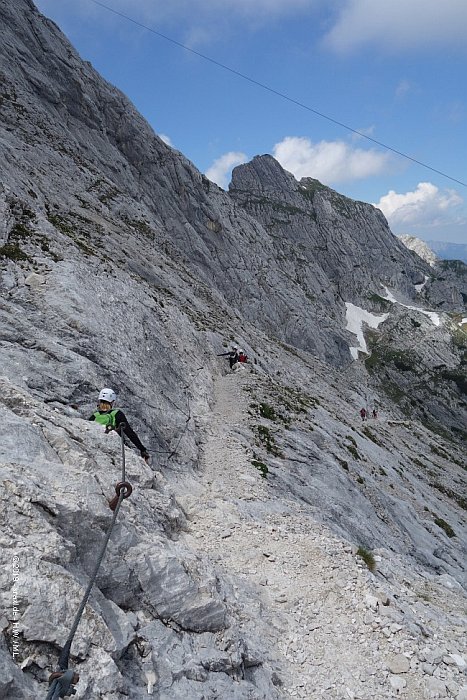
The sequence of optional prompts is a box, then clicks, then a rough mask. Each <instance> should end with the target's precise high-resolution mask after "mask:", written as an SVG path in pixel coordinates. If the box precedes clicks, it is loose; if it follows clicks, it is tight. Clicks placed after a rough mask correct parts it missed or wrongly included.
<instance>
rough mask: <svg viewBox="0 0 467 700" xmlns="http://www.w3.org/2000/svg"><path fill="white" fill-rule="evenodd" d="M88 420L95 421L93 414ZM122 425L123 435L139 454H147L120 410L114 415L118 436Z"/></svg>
mask: <svg viewBox="0 0 467 700" xmlns="http://www.w3.org/2000/svg"><path fill="white" fill-rule="evenodd" d="M99 413H110V411H99ZM88 420H95V418H94V413H93V414H92V416H90V417H89V418H88ZM122 423H125V428H124V434H125V435H126V436H127V437H128V438H129V439H130V440H131V442H132V443H133V445H134V446H135V447H136V448H137V449H138V450H139V451H140V452H141V453H144V454H147V449H146V448H145V446H144V445H143V443H142V442H141V440H140V439H139V437H138V436H137V434H136V433H135V431H134V430H133V428H132V427H131V425H130V424H129V423H128V421H127V419H126V416H125V414H124V413H123V411H120V409H119V410H118V411H117V413H116V414H115V426H116V427H115V429H116V431H117V433H118V434H119V435H121V425H122Z"/></svg>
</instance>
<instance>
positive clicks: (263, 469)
mask: <svg viewBox="0 0 467 700" xmlns="http://www.w3.org/2000/svg"><path fill="white" fill-rule="evenodd" d="M251 463H252V465H253V466H254V467H255V469H258V470H259V471H260V472H261V476H262V478H263V479H267V477H268V473H269V469H268V466H267V464H265V463H264V462H261V461H260V460H259V459H252V460H251Z"/></svg>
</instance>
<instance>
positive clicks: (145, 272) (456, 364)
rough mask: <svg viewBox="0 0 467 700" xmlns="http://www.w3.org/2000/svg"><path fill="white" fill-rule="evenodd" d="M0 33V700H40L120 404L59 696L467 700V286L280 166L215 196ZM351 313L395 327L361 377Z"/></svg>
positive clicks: (76, 590)
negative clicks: (124, 490) (106, 390)
mask: <svg viewBox="0 0 467 700" xmlns="http://www.w3.org/2000/svg"><path fill="white" fill-rule="evenodd" d="M0 33H1V36H0V162H1V164H2V170H1V182H0V263H1V270H0V324H1V326H0V328H1V333H0V421H1V426H2V432H1V435H2V437H1V440H0V484H1V489H0V501H1V503H0V602H1V605H0V631H1V634H0V697H5V698H9V699H11V700H16V699H17V700H20V699H21V700H22V699H28V700H29V699H32V698H38V697H45V695H46V693H47V679H48V676H49V674H50V672H52V671H54V670H55V668H56V664H57V661H58V657H59V654H60V651H61V648H62V646H63V644H64V642H65V640H66V638H67V635H68V634H69V631H70V628H71V624H72V622H73V619H74V615H75V613H76V610H77V608H78V606H79V604H80V601H81V599H82V596H83V593H84V590H85V588H86V586H87V584H88V581H89V576H90V575H91V573H92V572H93V569H94V566H95V563H96V559H97V556H98V553H99V551H100V547H101V546H102V543H103V541H104V538H105V536H106V533H107V531H108V528H109V526H110V524H111V522H112V511H111V510H110V509H109V507H108V500H109V499H110V498H112V497H113V495H114V493H115V490H114V488H115V483H116V482H117V481H119V480H120V479H121V476H122V474H121V444H120V441H119V439H118V437H116V436H115V435H113V434H109V435H106V434H105V433H104V432H103V430H101V428H100V427H99V426H98V425H96V424H94V423H91V422H89V421H87V420H86V418H87V417H88V416H89V415H90V414H91V412H92V411H93V410H94V406H95V401H96V396H97V394H98V391H99V390H100V389H101V388H102V387H103V386H111V387H113V388H115V390H116V391H117V393H118V404H119V406H120V407H121V408H122V409H123V410H124V411H125V413H126V415H127V418H128V420H129V422H130V423H131V425H132V426H133V427H134V428H135V429H136V431H137V433H138V435H139V436H140V437H141V439H142V441H143V443H144V444H145V445H146V446H147V447H148V449H149V450H150V452H151V455H152V465H147V464H145V462H144V461H143V460H142V459H141V458H140V456H139V454H138V453H137V452H136V451H135V450H133V449H132V448H131V447H129V448H128V449H127V450H126V476H127V478H128V479H129V481H130V482H131V484H132V486H133V493H132V495H131V497H130V498H128V499H126V500H125V501H124V502H123V504H122V507H121V510H120V512H119V516H118V519H117V523H116V526H115V529H114V531H113V533H112V536H111V538H110V542H109V545H108V550H107V553H106V556H105V558H104V560H103V562H102V565H101V568H100V570H99V573H98V577H97V581H96V585H95V586H94V589H93V592H92V595H91V597H90V600H89V602H88V605H87V606H86V609H85V612H84V615H83V618H82V620H81V623H80V625H79V627H78V629H77V632H76V636H75V639H74V643H73V646H72V649H71V657H70V667H72V668H73V669H75V670H76V671H77V672H78V673H79V674H80V677H81V678H80V681H79V683H78V685H77V697H79V698H82V699H83V700H94V699H95V698H97V697H101V698H105V699H106V700H120V698H126V697H131V698H135V699H138V698H145V697H148V696H152V697H157V698H158V700H178V699H180V700H181V699H182V698H183V700H186V698H189V699H190V700H206V699H207V698H209V699H211V698H212V699H213V698H222V699H223V700H276V699H277V700H279V698H289V697H302V698H307V700H310V699H311V698H322V697H326V698H329V699H330V700H342V698H360V699H361V700H370V699H371V700H373V699H374V698H394V697H399V696H400V697H404V696H405V697H407V698H409V699H410V700H425V698H429V697H452V698H457V700H462V698H464V697H465V695H466V692H467V690H466V683H465V668H466V664H467V650H466V648H465V626H466V619H465V610H466V600H465V572H466V548H465V542H466V541H467V527H466V521H465V504H466V493H465V491H466V471H465V456H464V455H463V453H462V451H461V449H460V440H461V439H462V432H461V431H462V430H463V429H464V427H465V425H464V424H465V421H464V418H465V406H463V404H462V391H463V390H464V389H465V385H464V384H463V383H462V381H463V379H462V377H463V375H462V371H463V366H462V358H463V353H464V350H465V347H464V344H465V333H464V331H463V330H462V327H461V326H459V325H458V324H459V321H458V318H457V316H456V315H453V314H452V312H454V311H458V312H459V313H460V312H461V310H462V308H461V301H462V290H463V287H462V284H461V283H460V281H459V280H460V277H459V275H460V273H461V270H460V271H459V270H458V271H457V272H456V271H455V270H453V269H451V270H450V271H449V274H448V273H447V271H446V270H443V271H442V272H441V276H440V275H438V271H437V270H433V269H431V268H430V267H429V266H428V265H427V264H426V263H424V262H423V261H422V260H421V259H419V258H418V257H417V256H415V254H413V253H412V252H410V251H407V250H406V249H405V248H404V247H403V246H402V244H401V243H400V242H399V241H398V240H397V239H396V238H395V237H394V236H392V234H391V232H390V231H389V229H388V228H387V224H386V222H385V220H384V218H383V217H382V215H381V214H380V212H378V211H377V210H375V209H374V208H372V207H370V206H369V205H366V204H364V203H361V202H352V201H350V200H348V199H346V198H344V197H341V196H340V195H339V194H337V193H336V192H333V191H332V190H330V189H328V188H325V187H323V186H322V185H320V183H318V182H317V181H315V180H312V179H311V178H305V179H304V180H302V181H301V182H300V183H298V182H297V181H296V180H295V179H294V178H293V177H292V176H291V175H290V174H289V173H286V172H285V171H284V170H283V169H282V168H280V166H279V165H278V164H277V163H276V162H275V161H274V160H273V159H272V158H271V157H270V156H261V157H259V158H255V159H254V160H253V161H252V162H251V163H249V164H247V165H245V166H242V167H241V168H238V169H237V170H236V171H235V172H234V176H233V182H232V186H231V188H230V191H229V192H228V193H227V192H223V191H222V190H220V189H219V188H218V187H216V186H215V185H213V184H212V183H210V182H209V181H208V180H207V179H206V178H205V177H204V176H202V175H201V174H200V173H199V172H197V171H196V169H195V168H194V167H193V166H192V165H191V164H190V163H189V162H188V161H187V160H186V159H185V158H184V157H183V155H181V154H180V153H177V152H176V151H173V150H172V149H170V148H169V147H168V146H166V145H165V144H164V143H163V142H162V141H161V140H160V139H158V137H157V136H156V135H155V134H154V133H153V132H152V130H151V129H150V127H149V125H148V124H147V123H146V122H145V121H144V119H143V118H142V117H141V116H140V115H139V114H138V113H137V112H136V110H135V109H134V107H133V106H132V105H131V104H130V102H129V101H128V100H127V98H126V97H125V96H124V95H122V94H121V93H120V92H119V91H118V90H116V89H115V88H114V87H112V86H110V85H109V84H108V83H106V82H105V81H104V80H102V78H101V77H100V76H99V75H98V74H97V73H96V72H95V71H94V70H93V68H92V66H90V65H89V64H87V63H84V62H82V61H81V59H80V58H79V56H78V55H77V54H76V52H75V51H74V49H73V48H72V47H71V46H70V44H69V43H68V42H67V41H66V39H65V38H64V37H63V35H62V34H61V33H60V31H59V30H58V28H57V27H56V26H55V25H54V24H53V23H51V22H50V21H48V20H46V19H45V18H44V17H42V16H41V15H40V14H39V13H38V12H37V10H36V8H35V7H34V5H33V4H32V2H31V1H30V0H15V1H13V0H4V2H2V3H1V5H0ZM456 269H457V268H456ZM444 275H445V277H443V276H444ZM426 277H428V278H429V279H428V280H426V281H425V278H426ZM424 281H425V284H424ZM381 285H384V286H385V287H386V288H387V289H389V290H390V291H391V293H392V294H393V296H394V297H395V298H396V299H397V301H398V302H400V303H393V302H389V301H387V300H385V299H384V298H383V296H385V291H384V289H383V287H382V286H381ZM420 285H424V286H423V289H420ZM349 301H351V302H352V303H353V304H355V305H356V306H359V307H361V308H363V309H366V310H368V311H373V312H377V313H381V312H385V313H387V314H388V317H387V320H386V321H385V323H384V324H382V325H381V326H380V327H379V328H378V330H377V331H374V330H373V331H372V332H371V334H370V333H368V332H367V330H368V329H366V328H365V333H366V337H367V340H368V344H369V346H370V353H371V354H369V355H368V357H367V360H368V362H367V363H366V364H365V362H364V361H363V360H364V359H365V357H364V356H362V355H360V358H359V359H358V360H357V361H352V359H351V355H350V352H349V346H350V345H353V344H354V343H355V338H354V336H353V334H352V333H350V332H349V331H348V330H346V317H345V308H346V307H345V302H349ZM401 304H405V305H404V306H403V305H401ZM408 306H416V307H417V306H418V307H419V308H420V309H422V310H421V311H418V310H417V309H415V310H414V309H409V308H407V307H408ZM426 309H428V310H429V311H437V312H439V321H440V322H439V325H435V324H434V323H433V322H432V320H430V319H429V318H428V317H427V316H426V314H424V313H422V311H423V310H425V311H426ZM447 312H451V315H449V314H448V313H447ZM231 342H235V343H236V344H237V345H238V346H239V347H243V348H244V349H245V350H246V352H247V354H248V356H249V358H250V362H249V363H248V364H247V366H246V367H243V368H240V369H239V370H238V371H235V372H233V373H227V366H228V365H227V363H226V359H225V358H224V357H217V355H219V354H220V353H222V352H225V351H226V350H227V349H228V347H229V344H230V343H231ZM464 381H465V380H464ZM463 387H464V389H463ZM362 405H365V406H368V407H369V408H372V407H373V406H377V407H378V409H379V413H378V418H377V419H373V420H369V421H367V422H366V423H362V421H361V419H360V417H359V414H358V411H359V410H360V408H361V406H362ZM359 547H360V553H361V554H362V555H364V556H366V555H367V554H368V553H372V554H373V556H374V570H373V573H370V571H369V569H368V568H367V566H366V565H365V564H364V563H363V559H361V558H360V556H356V553H357V550H358V549H359ZM443 693H444V695H443Z"/></svg>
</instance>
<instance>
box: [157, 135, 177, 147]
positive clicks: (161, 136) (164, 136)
mask: <svg viewBox="0 0 467 700" xmlns="http://www.w3.org/2000/svg"><path fill="white" fill-rule="evenodd" d="M158 136H159V138H160V139H162V141H163V142H164V143H166V144H167V146H173V143H172V139H171V138H170V136H166V134H158Z"/></svg>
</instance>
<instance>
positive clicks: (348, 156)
mask: <svg viewBox="0 0 467 700" xmlns="http://www.w3.org/2000/svg"><path fill="white" fill-rule="evenodd" d="M273 155H274V158H276V160H278V161H279V163H280V164H281V165H282V167H283V168H285V170H288V171H289V172H291V173H293V175H295V177H296V178H297V179H300V178H302V177H313V178H316V179H317V180H320V181H321V182H323V183H324V184H327V185H329V184H334V183H337V182H350V181H352V180H359V179H363V178H366V177H369V176H372V175H377V174H379V173H381V172H383V170H384V169H385V168H387V166H388V163H389V162H390V156H389V155H388V154H387V153H380V152H379V151H375V150H364V149H362V148H354V147H352V146H349V145H348V144H347V143H345V142H344V141H320V142H319V143H313V142H312V141H310V140H309V139H307V138H305V137H298V136H287V137H286V138H285V139H284V140H283V141H281V142H280V143H276V145H275V146H274V151H273Z"/></svg>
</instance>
